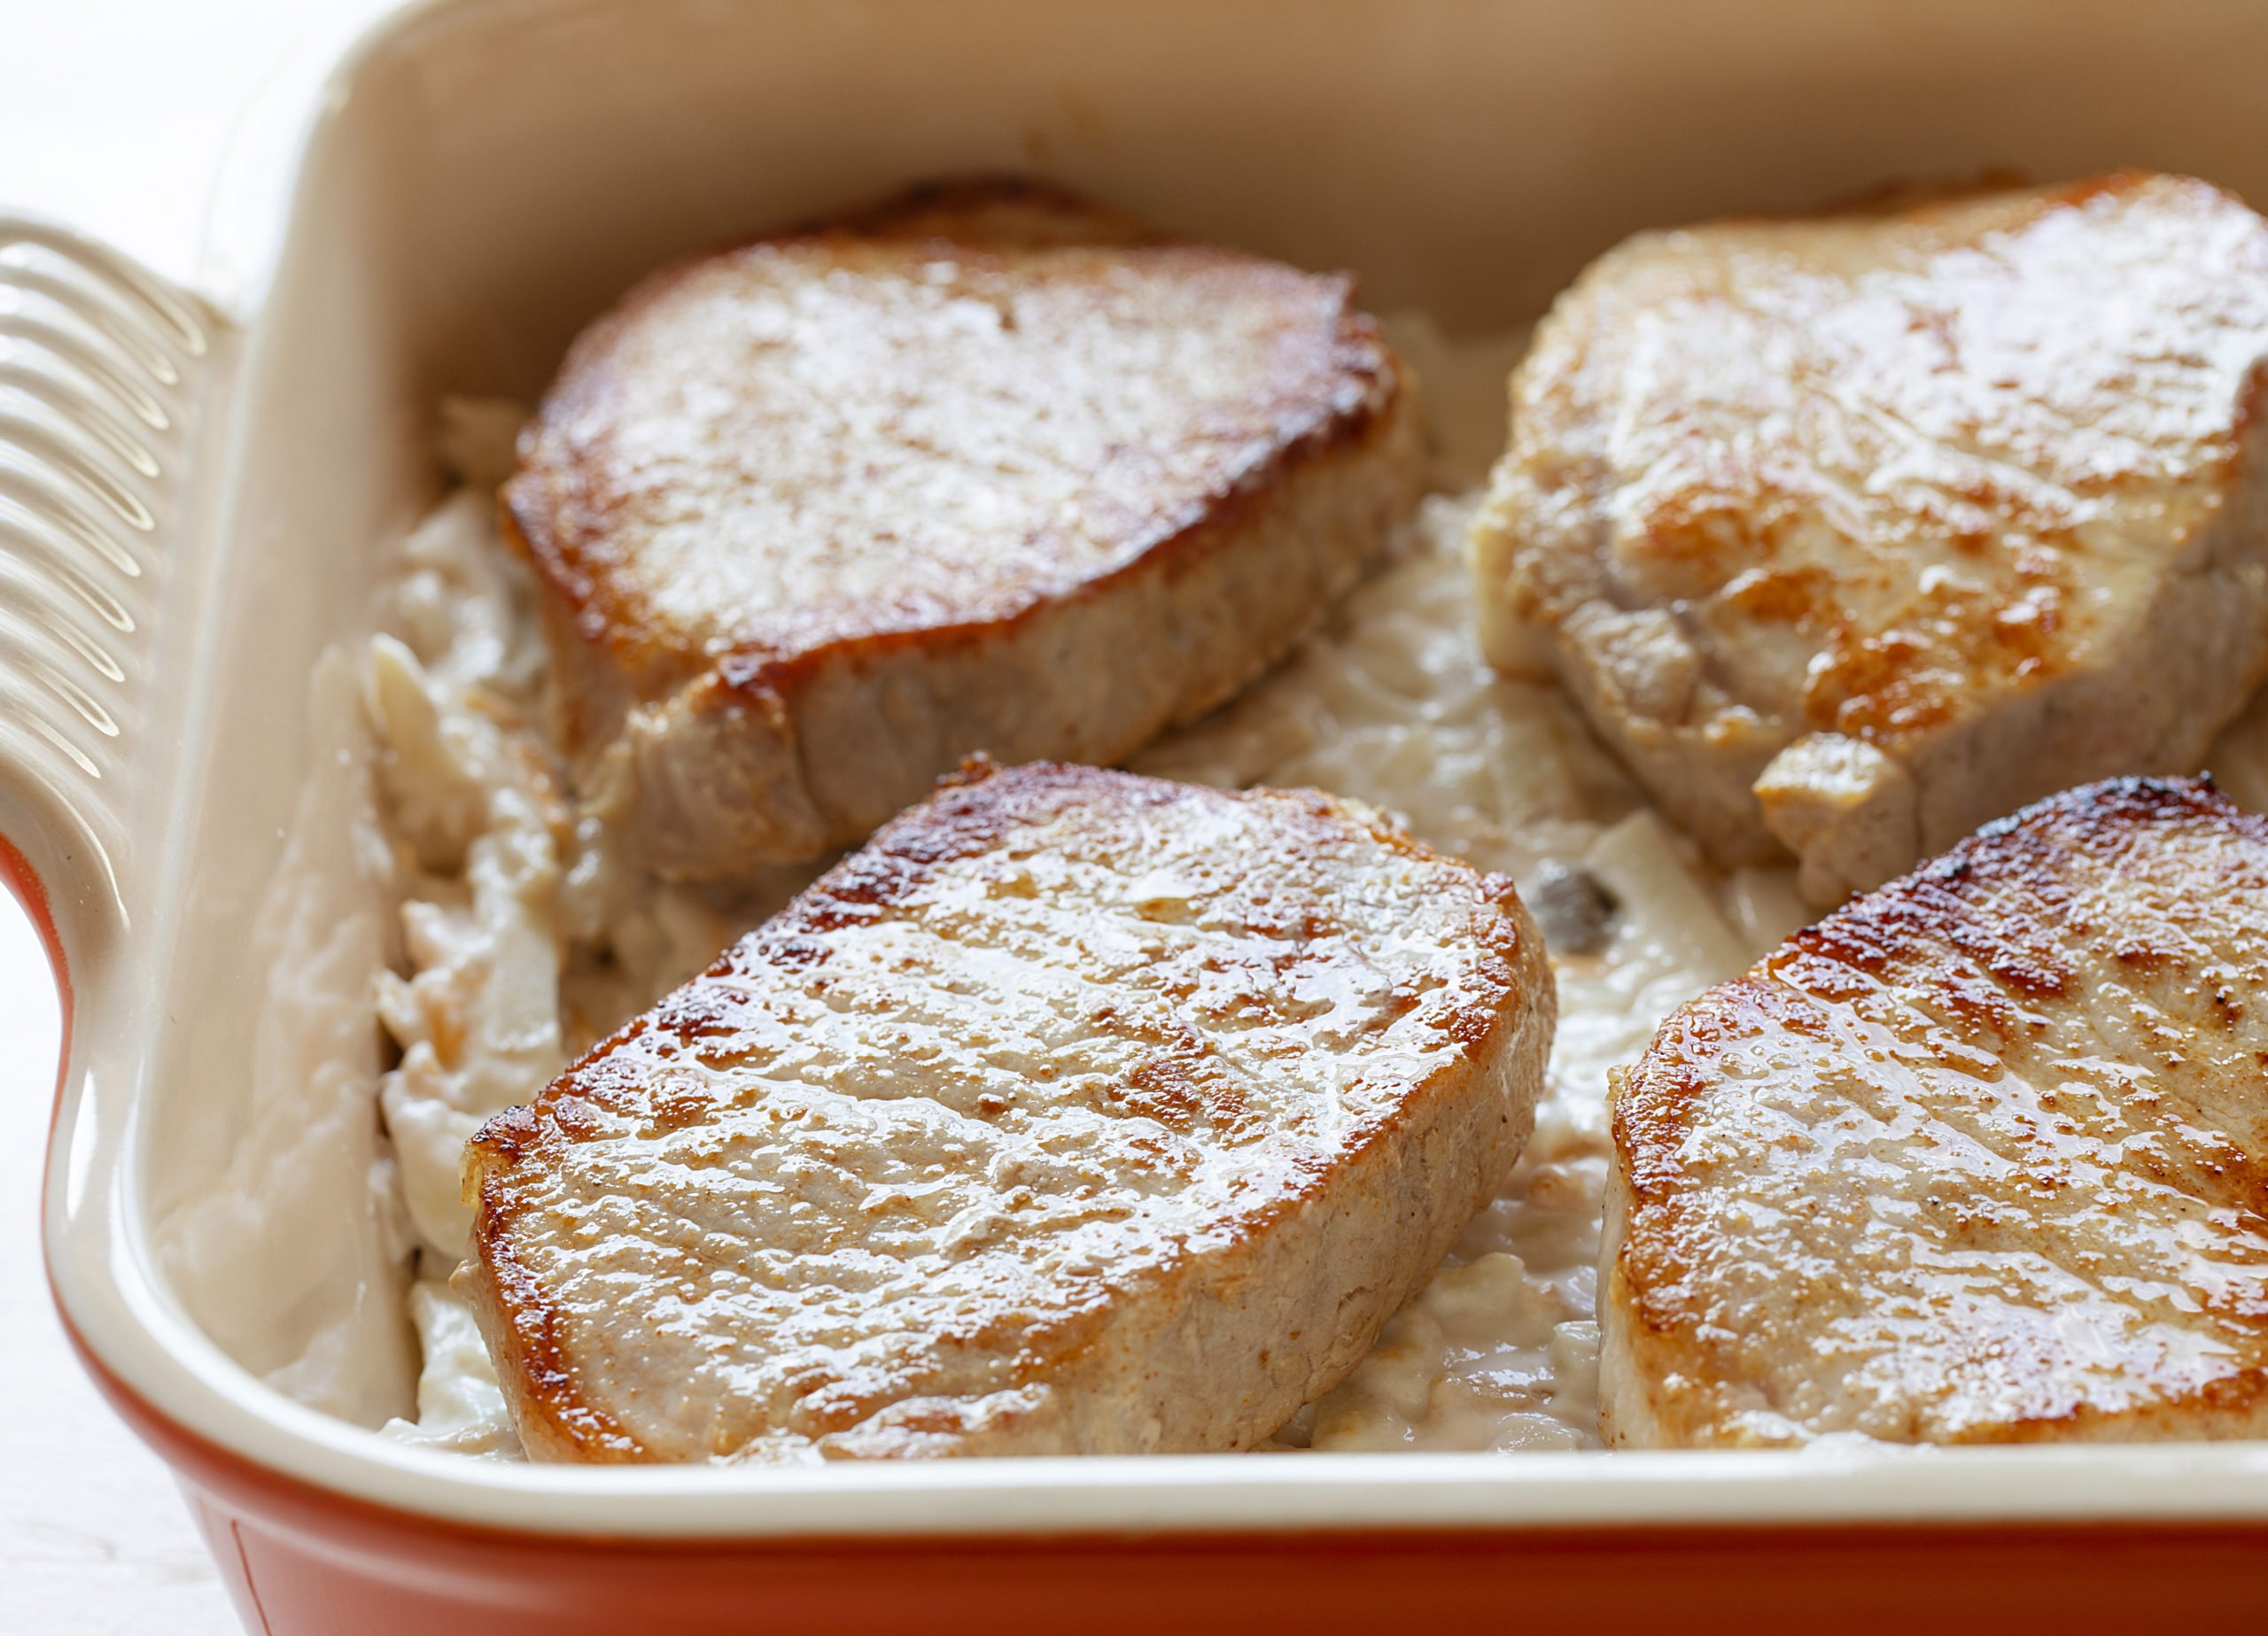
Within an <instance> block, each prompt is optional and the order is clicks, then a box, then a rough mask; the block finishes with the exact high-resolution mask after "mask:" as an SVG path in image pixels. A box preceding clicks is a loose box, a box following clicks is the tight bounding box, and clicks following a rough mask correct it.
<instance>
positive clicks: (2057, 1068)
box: [1601, 780, 2268, 1446]
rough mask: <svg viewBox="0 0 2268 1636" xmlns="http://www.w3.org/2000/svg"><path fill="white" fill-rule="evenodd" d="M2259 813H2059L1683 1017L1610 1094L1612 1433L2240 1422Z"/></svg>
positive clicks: (2266, 973)
mask: <svg viewBox="0 0 2268 1636" xmlns="http://www.w3.org/2000/svg"><path fill="white" fill-rule="evenodd" d="M2264 1084H2268V821H2264V820H2263V819H2261V818H2258V817H2256V816H2253V815H2251V814H2249V813H2244V812H2241V811H2239V810H2237V809H2236V808H2235V807H2234V806H2233V804H2231V803H2230V802H2228V801H2227V800H2226V799H2225V797H2223V796H2222V795H2219V794H2218V792H2217V791H2216V790H2214V789H2213V788H2212V787H2211V786H2210V784H2205V783H2196V782H2171V783H2155V782H2148V781H2143V780H2129V781H2124V782H2118V783H2110V784H2102V785H2096V786H2093V787H2087V788H2084V789H2079V790H2075V791H2072V792H2070V793H2069V794H2067V795H2059V796H2057V797H2056V798H2055V799H2054V800H2052V801H2048V802H2042V803H2041V804H2039V805H2038V806H2036V807H2033V808H2031V809H2029V810H2026V811H2024V812H2023V813H2021V814H2019V815H2017V816H2016V818H2010V819H2008V820H2006V821H2004V822H2001V823H1999V824H1995V825H1992V826H1990V827H1989V828H1987V829H1985V831H1984V832H1983V833H1982V834H1978V835H1977V836H1976V837H1975V838H1974V839H1972V840H1970V841H1964V842H1962V843H1961V845H1960V846H1958V847H1956V848H1954V849H1953V851H1952V852H1951V853H1950V854H1949V855H1947V856H1946V857H1944V858H1941V859H1938V861H1936V862H1934V863H1931V864H1930V865H1926V866H1925V867H1923V868H1922V869H1921V870H1919V871H1917V872H1915V873H1914V874H1913V875H1911V876H1909V877H1907V879H1906V880H1901V881H1899V882H1897V883H1896V884H1894V885H1892V886H1891V887H1888V888H1884V890H1882V891H1880V892H1878V893H1876V894H1874V895H1872V896H1868V897H1866V898H1863V899H1861V900H1860V901H1859V902H1857V903H1852V905H1851V906H1850V907H1849V908H1847V909H1845V910H1843V911H1841V912H1839V913H1837V914H1835V915H1833V916H1831V917H1829V919H1826V920H1824V921H1822V922H1821V923H1820V924H1819V925H1818V926H1816V927H1812V928H1810V929H1808V930H1806V931H1803V932H1799V933H1798V934H1796V935H1795V936H1794V937H1792V938H1790V940H1789V941H1788V942H1787V943H1786V944H1785V945H1784V946H1783V948H1782V949H1781V950H1779V952H1777V953H1775V954H1774V955H1772V956H1771V957H1769V958H1767V959H1765V960H1764V961H1763V962H1761V963H1760V964H1759V965H1757V966H1756V967H1755V968H1754V969H1753V970H1751V972H1750V973H1748V974H1747V975H1745V976H1744V977H1742V978H1740V979H1739V980H1737V981H1733V982H1728V983H1725V984H1721V985H1720V986H1719V987H1717V988H1715V989H1711V990H1710V991H1709V992H1708V993H1706V994H1705V995H1703V996H1701V997H1700V998H1698V999H1697V1000H1695V1001H1694V1002H1693V1003H1692V1004H1689V1005H1687V1006H1685V1007H1683V1008H1682V1009H1681V1010H1680V1011H1679V1012H1677V1013H1676V1014H1675V1015H1674V1016H1673V1017H1672V1018H1671V1019H1670V1020H1669V1021H1668V1022H1667V1023H1666V1024H1665V1025H1664V1026H1663V1027H1662V1031H1661V1033H1660V1034H1659V1035H1658V1036H1657V1037H1656V1039H1655V1042H1654V1043H1653V1045H1652V1046H1651V1049H1649V1050H1648V1051H1647V1052H1646V1054H1645V1055H1644V1056H1643V1058H1641V1059H1640V1060H1639V1062H1638V1064H1637V1065H1636V1066H1635V1067H1633V1068H1632V1069H1631V1070H1629V1072H1628V1074H1627V1077H1626V1078H1625V1079H1624V1081H1623V1082H1622V1083H1621V1085H1620V1087H1619V1090H1618V1091H1617V1093H1616V1097H1615V1102H1614V1137H1615V1148H1616V1159H1617V1180H1616V1183H1615V1188H1614V1190H1613V1192H1612V1195H1611V1198H1610V1206H1609V1209H1610V1214H1609V1227H1608V1237H1609V1247H1608V1256H1609V1260H1608V1262H1607V1272H1606V1283H1605V1288H1604V1292H1603V1299H1602V1303H1601V1306H1602V1327H1603V1330H1604V1337H1603V1341H1604V1344H1603V1352H1602V1370H1601V1395H1602V1400H1603V1402H1604V1408H1605V1417H1606V1425H1607V1430H1608V1432H1609V1437H1610V1440H1611V1441H1612V1442H1615V1443H1619V1444H1623V1445H1637V1446H1739V1445H1759V1444H1766V1445H1769V1444H1785V1443H1794V1442H1801V1441H1803V1440H1805V1439H1806V1438H1813V1437H1816V1436H1819V1435H1821V1434H1825V1433H1830V1432H1862V1433H1864V1434H1866V1435H1868V1436H1870V1437H1876V1438H1888V1439H1891V1440H1894V1441H1900V1442H1916V1441H1919V1442H1992V1441H2008V1440H2016V1439H2029V1438H2121V1439H2124V1438H2201V1437H2256V1436H2259V1435H2261V1434H2262V1433H2263V1432H2264V1431H2268V1091H2264Z"/></svg>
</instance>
